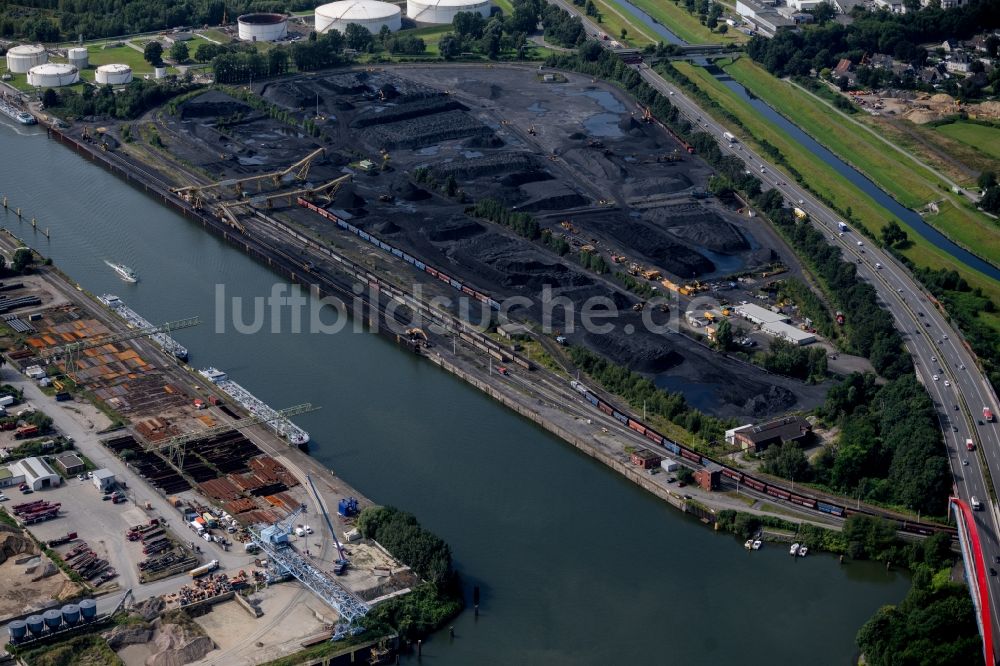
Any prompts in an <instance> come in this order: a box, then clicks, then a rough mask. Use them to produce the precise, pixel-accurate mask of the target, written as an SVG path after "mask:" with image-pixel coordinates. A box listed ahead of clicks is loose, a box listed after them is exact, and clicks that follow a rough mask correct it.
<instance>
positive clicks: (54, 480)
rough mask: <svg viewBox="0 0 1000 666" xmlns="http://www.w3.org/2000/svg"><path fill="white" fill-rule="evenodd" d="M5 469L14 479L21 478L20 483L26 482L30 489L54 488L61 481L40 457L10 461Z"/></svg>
mask: <svg viewBox="0 0 1000 666" xmlns="http://www.w3.org/2000/svg"><path fill="white" fill-rule="evenodd" d="M7 469H9V470H10V473H11V476H12V477H13V478H14V479H15V482H18V481H16V480H17V479H23V481H20V482H22V483H26V484H28V487H29V488H31V489H32V490H41V489H42V488H54V487H56V486H58V485H60V484H61V483H62V477H61V476H59V473H58V472H56V471H55V470H54V469H52V467H50V466H49V464H48V463H47V462H45V461H44V460H42V459H41V458H34V457H32V458H22V459H21V460H18V461H16V462H12V463H11V464H10V465H9V466H8V467H7Z"/></svg>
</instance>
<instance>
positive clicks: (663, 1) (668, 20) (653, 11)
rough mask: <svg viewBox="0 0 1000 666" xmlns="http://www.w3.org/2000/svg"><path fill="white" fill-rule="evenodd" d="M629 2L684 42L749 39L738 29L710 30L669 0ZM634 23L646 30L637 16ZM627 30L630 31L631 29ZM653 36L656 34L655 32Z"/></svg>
mask: <svg viewBox="0 0 1000 666" xmlns="http://www.w3.org/2000/svg"><path fill="white" fill-rule="evenodd" d="M610 1H611V3H612V4H615V6H617V7H618V8H619V10H620V11H621V12H622V13H623V14H625V15H631V12H630V11H629V10H628V8H627V7H623V6H620V5H618V4H617V3H615V2H614V0H610ZM629 2H631V4H633V5H635V6H636V7H638V8H639V9H641V10H642V11H644V12H646V13H647V14H649V15H650V16H651V17H653V18H654V19H656V20H657V21H658V22H659V23H661V24H662V25H663V26H664V27H665V28H666V29H667V30H669V31H670V32H672V33H674V34H675V35H677V36H678V37H680V38H681V39H683V40H684V41H685V42H690V43H692V44H705V43H711V44H741V43H743V42H745V41H746V40H747V39H749V38H748V37H747V36H746V35H744V34H743V33H742V32H739V31H738V30H730V31H729V32H727V33H726V34H725V35H720V34H719V33H717V32H712V31H711V30H709V29H708V28H706V27H705V26H703V25H702V24H701V21H699V20H698V17H697V16H694V15H692V14H688V13H687V10H685V9H684V8H683V7H680V6H679V5H676V4H674V3H673V2H671V1H670V0H629ZM721 22H722V21H721V20H720V23H721ZM635 23H636V24H638V26H639V27H643V29H646V30H647V31H648V29H647V28H645V27H644V26H642V25H641V23H640V21H639V19H638V17H637V18H636V19H635ZM629 32H631V30H630V31H629ZM650 32H651V31H650ZM654 36H656V35H655V33H654Z"/></svg>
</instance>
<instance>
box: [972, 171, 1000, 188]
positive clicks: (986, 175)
mask: <svg viewBox="0 0 1000 666" xmlns="http://www.w3.org/2000/svg"><path fill="white" fill-rule="evenodd" d="M976 183H977V184H978V185H979V189H981V190H988V189H990V188H991V187H993V186H994V185H996V184H997V175H996V173H994V172H993V171H990V170H986V171H983V172H982V173H981V174H979V179H978V180H977V181H976Z"/></svg>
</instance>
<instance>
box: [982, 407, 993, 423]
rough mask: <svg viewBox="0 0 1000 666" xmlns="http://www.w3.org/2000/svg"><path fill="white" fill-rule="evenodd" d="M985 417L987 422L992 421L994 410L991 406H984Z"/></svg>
mask: <svg viewBox="0 0 1000 666" xmlns="http://www.w3.org/2000/svg"><path fill="white" fill-rule="evenodd" d="M983 418H984V419H986V422H987V423H990V422H992V421H993V410H991V409H990V408H989V407H983Z"/></svg>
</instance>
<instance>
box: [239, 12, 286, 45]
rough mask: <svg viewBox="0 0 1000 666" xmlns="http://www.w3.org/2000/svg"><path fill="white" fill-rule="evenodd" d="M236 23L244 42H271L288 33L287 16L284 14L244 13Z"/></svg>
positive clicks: (282, 37)
mask: <svg viewBox="0 0 1000 666" xmlns="http://www.w3.org/2000/svg"><path fill="white" fill-rule="evenodd" d="M236 24H237V26H238V27H239V36H240V39H242V40H243V41H245V42H273V41H275V40H277V39H284V38H285V37H286V36H287V35H288V18H287V17H286V16H285V15H284V14H244V15H243V16H241V17H239V18H238V19H236Z"/></svg>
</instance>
